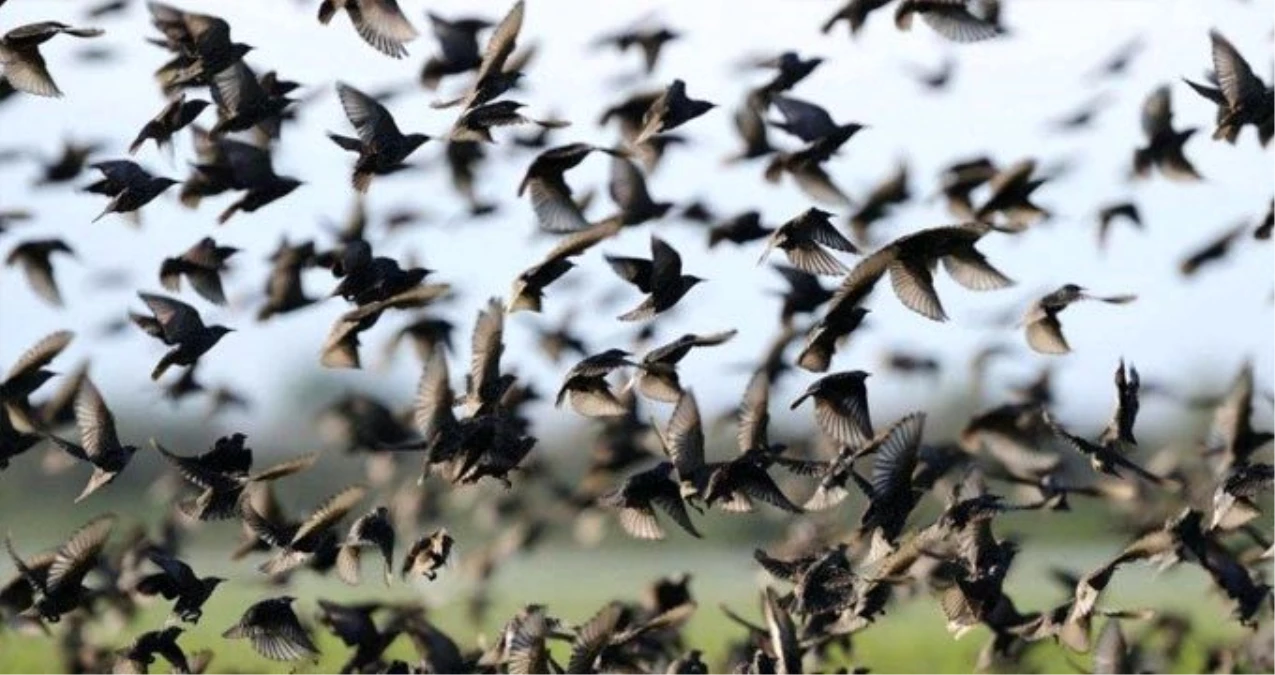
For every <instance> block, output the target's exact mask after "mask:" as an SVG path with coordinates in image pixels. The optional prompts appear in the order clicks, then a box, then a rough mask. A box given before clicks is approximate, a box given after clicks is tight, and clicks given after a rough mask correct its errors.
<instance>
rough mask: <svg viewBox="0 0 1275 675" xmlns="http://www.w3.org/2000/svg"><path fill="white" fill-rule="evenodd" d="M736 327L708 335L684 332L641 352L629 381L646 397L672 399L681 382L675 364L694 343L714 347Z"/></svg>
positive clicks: (661, 399) (677, 394) (734, 333)
mask: <svg viewBox="0 0 1275 675" xmlns="http://www.w3.org/2000/svg"><path fill="white" fill-rule="evenodd" d="M738 332H739V331H737V330H733V329H732V330H727V331H722V332H720V333H709V334H708V335H696V334H695V333H687V334H685V335H683V336H681V337H679V338H677V339H676V340H673V341H672V342H669V343H668V344H664V345H660V346H659V347H656V348H654V349H652V350H650V351H648V352H647V353H646V354H644V355H643V356H642V360H641V361H639V362H638V363H636V364H633V365H636V366H637V372H636V373H635V374H634V376H633V381H632V384H634V385H636V386H637V390H638V392H639V393H641V394H642V395H643V396H645V397H646V398H649V399H651V400H653V401H662V402H664V403H676V402H677V401H678V399H679V398H680V397H681V396H682V385H681V382H680V381H679V380H678V377H677V364H678V363H679V362H681V360H682V359H684V358H686V355H687V354H689V353H690V352H691V350H692V349H694V348H695V347H714V346H717V345H720V344H724V343H726V342H728V341H729V340H730V339H731V338H733V337H735V335H736V334H737V333H738Z"/></svg>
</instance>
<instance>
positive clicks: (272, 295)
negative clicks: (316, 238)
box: [257, 239, 314, 321]
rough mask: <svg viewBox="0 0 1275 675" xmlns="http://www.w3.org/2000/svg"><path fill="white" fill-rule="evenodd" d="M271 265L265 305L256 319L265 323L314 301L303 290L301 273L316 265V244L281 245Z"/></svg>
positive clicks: (282, 242) (272, 255)
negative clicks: (275, 316)
mask: <svg viewBox="0 0 1275 675" xmlns="http://www.w3.org/2000/svg"><path fill="white" fill-rule="evenodd" d="M269 260H270V262H271V263H272V267H271V269H270V275H269V277H268V278H267V279H266V302H265V304H264V305H262V306H261V308H260V309H259V310H257V320H258V321H265V320H266V319H269V318H270V317H272V316H274V315H276V314H286V313H288V312H293V311H296V310H298V309H301V308H303V307H306V306H308V305H310V304H312V303H313V302H314V298H310V297H308V296H306V294H305V290H304V289H303V288H302V287H301V272H302V271H303V270H305V268H307V267H309V266H311V265H313V263H314V243H313V242H306V243H304V244H297V245H295V246H294V245H291V244H289V243H288V240H287V239H283V240H282V241H280V242H279V246H278V248H276V249H275V251H274V253H272V254H271V255H270V258H269Z"/></svg>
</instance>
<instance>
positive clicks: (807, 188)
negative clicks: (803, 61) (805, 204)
mask: <svg viewBox="0 0 1275 675" xmlns="http://www.w3.org/2000/svg"><path fill="white" fill-rule="evenodd" d="M777 100H781V101H794V100H796V99H785V98H780V99H777ZM805 105H813V104H805ZM815 107H817V106H815ZM820 111H821V112H822V109H820ZM824 114H825V115H826V114H827V113H826V112H825V113H824ZM830 119H831V118H829V120H830ZM789 126H791V127H792V128H793V129H799V130H801V132H800V133H804V134H807V135H810V134H811V133H813V132H812V130H827V129H828V128H827V127H826V126H824V125H823V124H821V123H820V124H815V125H810V124H807V123H806V122H802V123H799V124H796V123H795V124H791V125H789ZM834 126H835V125H834ZM859 128H862V127H860V125H857V124H853V123H852V124H847V125H841V126H835V128H834V129H833V130H832V131H831V132H830V133H828V134H826V135H822V136H816V137H815V139H814V140H812V141H810V142H809V143H807V145H806V146H805V147H802V148H800V149H798V150H795V151H793V152H780V153H776V154H775V156H774V157H773V158H771V160H770V162H769V163H768V164H767V165H766V169H765V171H764V172H763V176H764V177H765V179H766V180H767V181H768V182H771V183H778V182H779V180H780V179H781V178H782V177H783V175H784V174H785V173H788V174H791V175H792V177H793V180H795V181H796V182H797V187H799V188H801V190H802V192H805V193H806V194H807V195H808V196H809V197H810V198H811V199H814V200H816V201H818V202H820V203H823V204H830V205H833V206H849V205H850V203H851V202H850V198H849V197H847V196H846V194H845V192H843V191H842V190H841V188H840V187H837V184H836V183H835V182H833V180H832V177H831V176H829V175H828V172H827V171H826V170H825V169H824V168H823V164H824V163H825V162H827V161H828V160H830V159H832V157H833V155H835V154H837V151H838V150H840V149H841V146H842V145H845V143H846V141H848V140H850V138H851V137H852V136H854V134H855V133H857V131H858V129H859ZM793 133H798V132H796V131H794V132H793Z"/></svg>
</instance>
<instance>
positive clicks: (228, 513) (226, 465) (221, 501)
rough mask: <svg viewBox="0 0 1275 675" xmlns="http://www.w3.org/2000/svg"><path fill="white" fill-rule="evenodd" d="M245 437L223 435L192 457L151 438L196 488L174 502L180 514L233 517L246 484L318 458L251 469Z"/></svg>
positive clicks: (304, 457)
mask: <svg viewBox="0 0 1275 675" xmlns="http://www.w3.org/2000/svg"><path fill="white" fill-rule="evenodd" d="M245 440H246V437H245V436H244V435H243V434H238V433H236V434H231V435H229V436H223V437H221V438H218V439H217V441H216V442H215V443H213V446H212V448H211V449H209V450H208V451H207V452H205V453H203V454H202V455H196V456H193V457H188V456H182V455H177V454H174V453H172V452H169V451H168V449H167V448H165V447H164V446H162V445H160V444H159V443H157V442H155V441H153V440H152V445H154V446H155V451H156V452H158V453H159V454H160V456H161V457H163V458H164V461H166V462H168V463H169V464H170V465H172V467H173V468H174V469H176V470H177V473H178V475H180V476H181V478H182V480H184V481H186V482H187V483H190V484H191V485H193V486H195V487H196V488H198V489H199V495H198V496H196V497H194V498H192V499H186V500H182V501H180V502H178V503H177V510H178V511H180V512H181V513H182V515H184V516H186V517H188V518H191V519H194V520H225V519H227V518H236V517H238V516H239V515H240V509H239V504H240V502H241V501H242V497H243V495H244V493H245V491H246V490H247V489H248V488H249V487H251V486H253V485H254V484H264V483H269V482H272V481H276V480H279V479H280V478H284V477H286V476H291V475H293V474H296V473H299V472H301V471H304V470H305V469H308V468H310V467H311V466H313V465H314V463H315V461H316V460H318V455H317V454H313V453H312V454H308V455H301V456H300V457H297V458H294V459H290V460H286V461H283V462H279V463H277V464H274V465H272V466H270V467H267V468H265V469H262V470H261V471H257V472H252V471H251V470H252V449H251V448H249V447H246V446H245V445H244V441H245ZM267 515H268V514H267Z"/></svg>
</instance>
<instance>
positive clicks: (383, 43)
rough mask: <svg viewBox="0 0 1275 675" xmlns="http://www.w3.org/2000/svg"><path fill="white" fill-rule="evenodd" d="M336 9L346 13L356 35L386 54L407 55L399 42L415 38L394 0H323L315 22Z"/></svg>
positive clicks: (324, 20) (323, 20) (326, 18)
mask: <svg viewBox="0 0 1275 675" xmlns="http://www.w3.org/2000/svg"><path fill="white" fill-rule="evenodd" d="M340 10H345V12H346V14H349V16H350V23H351V24H353V25H354V30H355V31H356V32H357V33H358V34H359V37H361V38H363V41H364V42H366V43H368V44H369V45H371V46H372V47H373V48H375V49H376V50H377V51H379V52H381V53H382V54H385V55H386V56H390V57H393V58H396V59H401V58H403V57H404V56H407V49H406V48H405V47H404V46H403V43H405V42H411V41H412V40H414V39H416V36H417V32H416V29H415V28H413V27H412V24H411V22H409V21H408V20H407V17H406V16H403V10H401V9H399V6H398V1H397V0H323V2H321V3H319V23H321V24H324V25H327V24H328V22H330V21H332V17H333V16H335V15H336V13H337V12H338V11H340Z"/></svg>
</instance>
